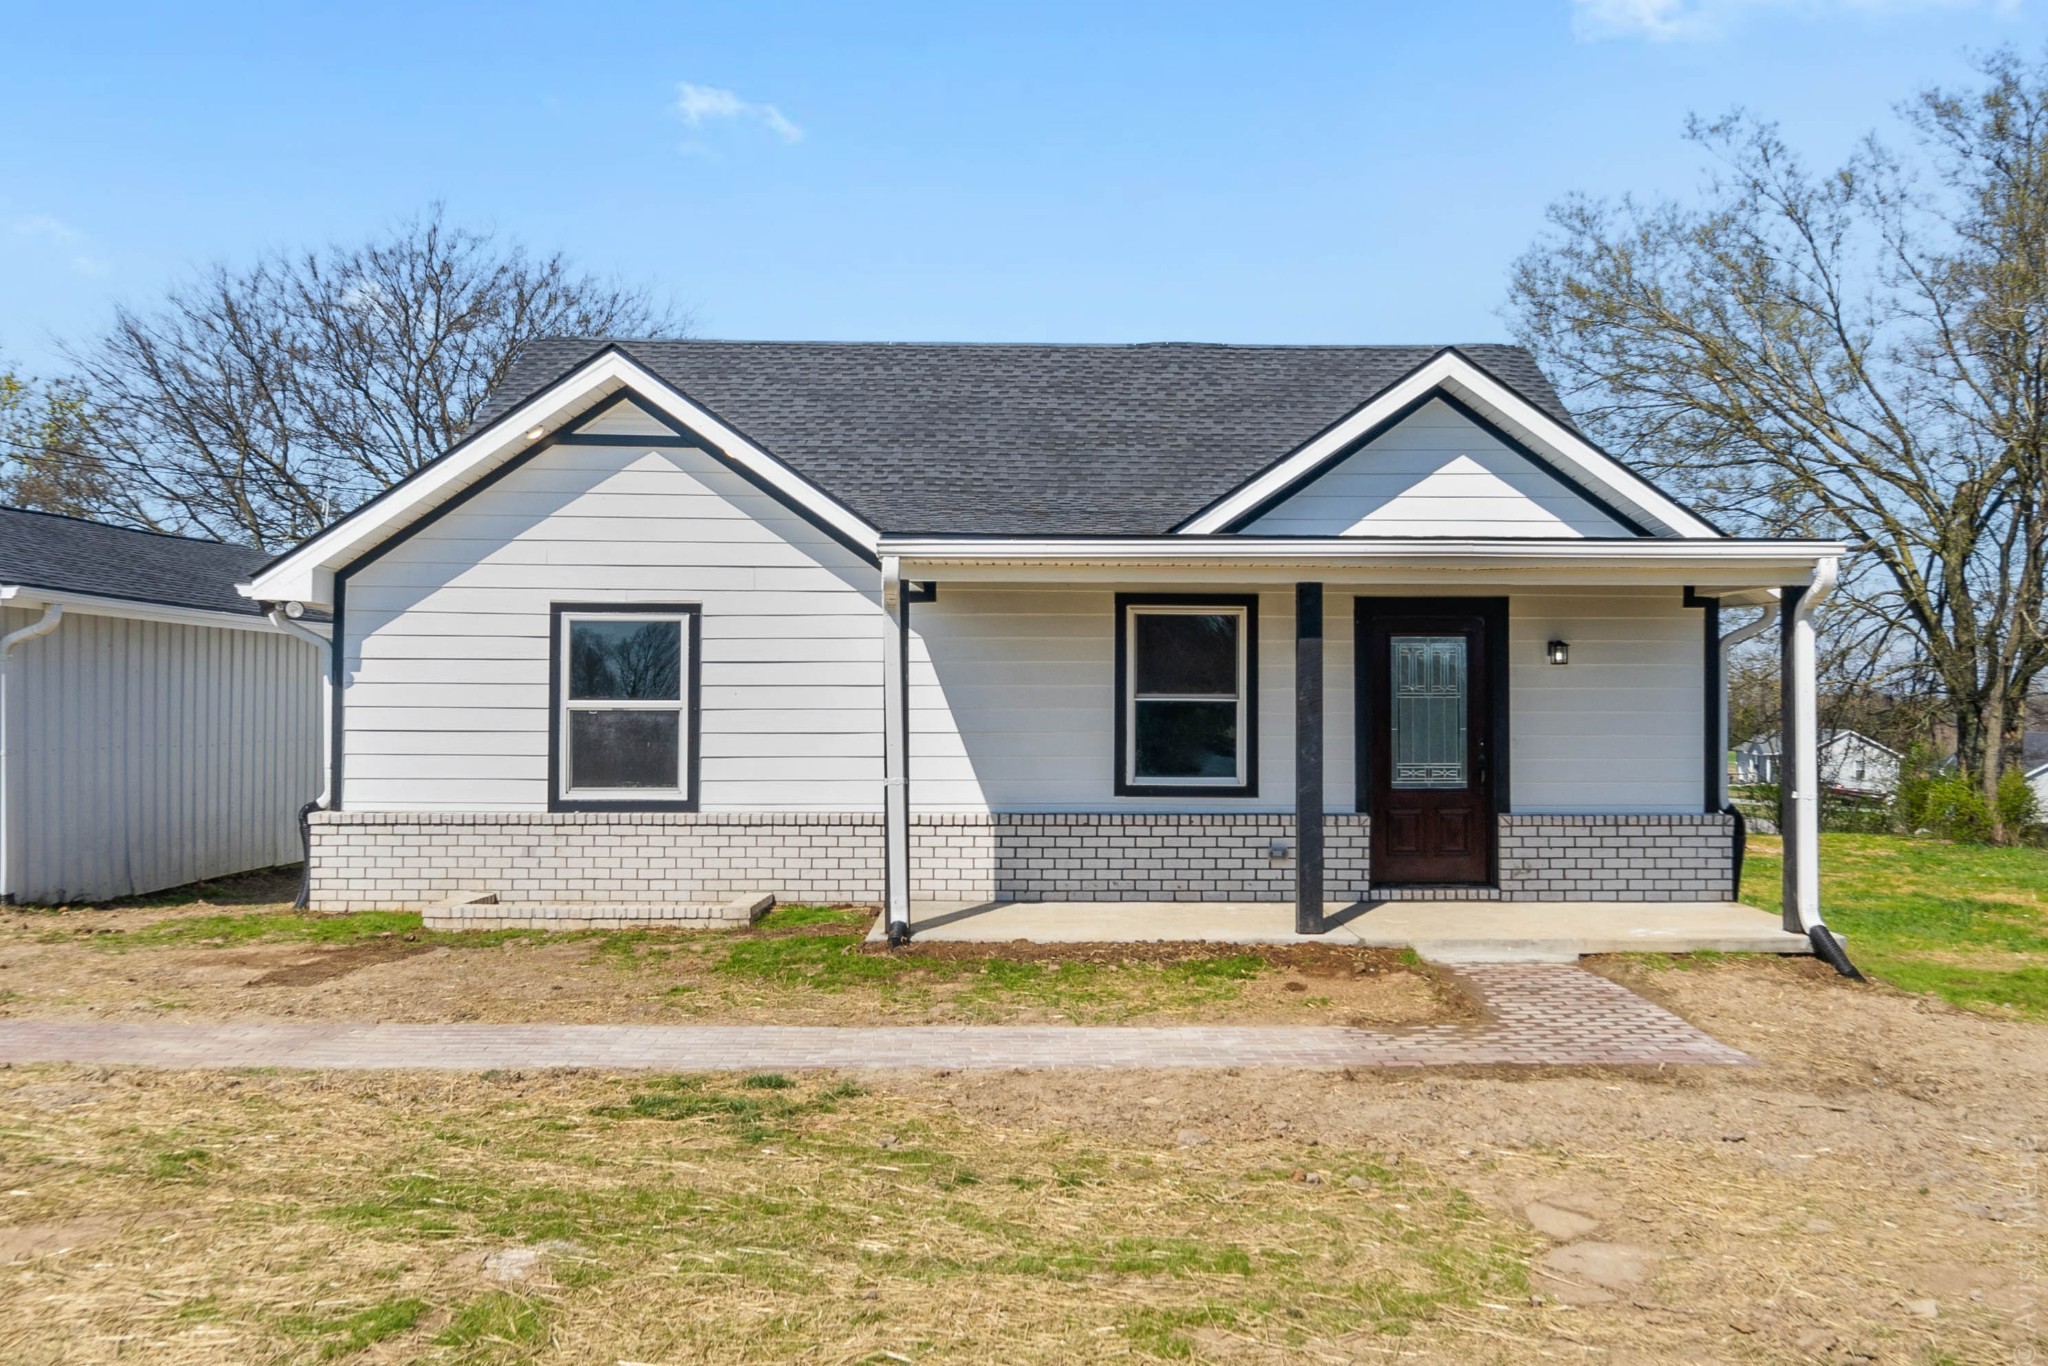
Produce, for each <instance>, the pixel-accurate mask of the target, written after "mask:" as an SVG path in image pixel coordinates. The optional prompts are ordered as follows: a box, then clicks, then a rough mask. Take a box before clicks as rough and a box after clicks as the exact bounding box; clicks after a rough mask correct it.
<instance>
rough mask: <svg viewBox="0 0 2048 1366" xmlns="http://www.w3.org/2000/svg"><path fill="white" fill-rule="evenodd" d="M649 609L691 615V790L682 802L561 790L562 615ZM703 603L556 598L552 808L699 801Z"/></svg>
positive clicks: (687, 807) (687, 687) (552, 610)
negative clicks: (598, 797)
mask: <svg viewBox="0 0 2048 1366" xmlns="http://www.w3.org/2000/svg"><path fill="white" fill-rule="evenodd" d="M568 612H575V613H577V614H579V615H585V616H606V615H626V614H635V615H638V614H646V615H659V616H677V617H686V618H688V619H689V634H690V640H689V649H688V652H687V657H686V660H685V667H686V668H687V670H688V676H687V679H686V681H685V683H684V685H683V698H682V704H683V722H684V724H685V725H686V726H688V727H689V744H688V752H687V753H686V754H685V755H684V759H683V772H684V776H685V780H686V781H687V783H688V784H689V786H688V788H687V791H688V793H689V795H688V796H687V797H685V798H683V799H682V800H680V801H674V800H671V801H660V800H652V801H636V800H627V801H602V802H599V801H576V800H572V799H570V798H566V797H563V796H562V795H561V774H562V768H561V765H562V718H563V717H564V716H566V715H568V713H567V712H565V711H564V710H563V709H562V616H563V614H564V613H568ZM703 640H704V607H703V604H701V603H695V602H551V603H549V604H548V810H550V811H695V810H696V809H697V805H698V801H699V787H698V783H699V777H698V769H699V767H700V764H699V760H700V758H701V755H702V750H703V745H702V741H701V736H702V725H701V723H702V717H703V706H702V687H701V682H700V676H701V674H702V671H703V654H704V651H703Z"/></svg>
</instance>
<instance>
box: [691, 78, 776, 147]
mask: <svg viewBox="0 0 2048 1366" xmlns="http://www.w3.org/2000/svg"><path fill="white" fill-rule="evenodd" d="M676 113H677V114H678V115H680V116H681V117H682V120H683V122H684V123H687V124H688V125H690V127H692V128H702V127H704V126H705V125H707V124H713V123H739V122H748V123H758V124H760V125H761V126H762V127H763V128H766V129H767V130H768V131H769V132H771V133H773V134H775V136H777V137H779V138H781V139H782V140H783V141H784V142H801V141H802V140H803V136H804V130H803V129H801V128H799V127H797V126H796V125H795V124H794V123H792V122H790V120H789V119H788V118H787V117H785V116H784V115H783V112H782V111H781V110H780V109H777V108H776V107H775V106H774V105H772V104H756V103H755V102H753V101H752V100H743V99H741V98H740V97H739V96H738V95H735V94H734V93H733V92H732V91H730V90H720V89H719V88H718V87H716V86H710V85H692V84H690V82H688V81H684V82H683V83H682V84H681V85H679V86H677V87H676Z"/></svg>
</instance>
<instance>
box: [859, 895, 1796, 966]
mask: <svg viewBox="0 0 2048 1366" xmlns="http://www.w3.org/2000/svg"><path fill="white" fill-rule="evenodd" d="M1323 914H1324V917H1325V919H1326V922H1327V923H1328V925H1329V930H1328V932H1327V933H1324V934H1322V935H1300V934H1296V933H1295V932H1294V907H1293V905H1292V904H1289V903H1285V902H1270V901H1265V902H1226V901H1036V902H1027V901H1003V902H982V903H978V904H969V903H965V902H920V903H916V904H914V905H912V907H911V910H910V929H911V938H912V940H913V941H915V940H926V941H929V942H956V943H979V944H1001V943H1009V942H1012V941H1014V940H1019V939H1021V940H1025V941H1027V942H1030V943H1034V944H1079V943H1140V942H1148V941H1159V940H1198V941H1204V942H1209V943H1219V944H1313V943H1324V944H1360V945H1367V946H1370V947H1375V948H1404V947H1412V948H1414V950H1415V951H1416V952H1417V953H1418V954H1420V955H1421V956H1422V957H1424V958H1427V959H1429V960H1430V961H1432V962H1438V963H1569V962H1573V961H1575V960H1576V959H1577V958H1578V957H1579V955H1580V954H1584V953H1693V952H1698V951H1701V950H1714V951H1717V952H1721V953H1790V954H1797V953H1810V952H1812V945H1810V944H1809V943H1808V942H1807V940H1806V937H1805V936H1804V935H1798V934H1788V933H1787V932H1786V931H1785V930H1784V929H1783V928H1781V927H1780V925H1779V923H1778V918H1777V917H1776V916H1774V915H1771V914H1770V913H1769V912H1767V911H1760V910H1758V909H1757V908H1756V907H1754V906H1744V905H1742V904H1740V903H1739V902H1733V901H1378V902H1372V901H1367V902H1331V903H1330V904H1329V905H1327V906H1326V907H1325V908H1324V912H1323ZM885 929H886V926H885V925H884V924H883V922H882V920H881V919H880V918H879V917H878V918H877V919H876V922H875V925H874V928H873V929H871V930H870V931H869V932H868V938H869V939H870V940H871V941H872V940H878V939H881V938H883V937H884V931H885Z"/></svg>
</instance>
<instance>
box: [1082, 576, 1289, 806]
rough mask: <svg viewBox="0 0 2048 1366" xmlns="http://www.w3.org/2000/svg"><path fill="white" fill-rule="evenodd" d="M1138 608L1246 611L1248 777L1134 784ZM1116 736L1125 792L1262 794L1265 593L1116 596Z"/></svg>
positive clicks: (1119, 791) (1118, 787)
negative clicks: (1129, 755)
mask: <svg viewBox="0 0 2048 1366" xmlns="http://www.w3.org/2000/svg"><path fill="white" fill-rule="evenodd" d="M1133 607H1236V608H1242V609H1243V610H1244V671H1245V682H1244V697H1243V698H1242V699H1240V701H1241V703H1242V705H1243V708H1244V767H1245V773H1244V782H1243V783H1241V784H1236V785H1232V786H1226V787H1196V786H1193V785H1191V784H1180V783H1169V784H1164V785H1161V784H1157V783H1133V782H1130V781H1128V780H1127V779H1126V776H1125V775H1126V774H1127V773H1128V772H1129V769H1128V767H1127V765H1126V764H1125V762H1124V760H1125V752H1126V750H1127V749H1128V748H1129V745H1130V723H1129V720H1128V719H1127V716H1126V713H1127V712H1128V711H1129V707H1128V706H1127V705H1126V704H1127V702H1128V694H1127V691H1126V689H1127V688H1128V686H1129V683H1130V678H1129V673H1130V668H1129V663H1128V661H1129V658H1130V643H1129V640H1128V639H1127V635H1128V623H1129V620H1130V609H1131V608H1133ZM1115 636H1116V666H1115V673H1116V699H1115V701H1116V719H1115V724H1114V727H1113V730H1114V733H1115V736H1116V741H1115V746H1114V748H1115V753H1114V754H1113V755H1112V756H1111V759H1112V762H1113V763H1114V764H1115V765H1116V773H1115V785H1114V787H1113V789H1112V790H1113V791H1114V792H1115V793H1116V795H1117V796H1119V797H1257V796H1258V795H1259V595H1258V594H1256V593H1118V594H1117V595H1116V632H1115Z"/></svg>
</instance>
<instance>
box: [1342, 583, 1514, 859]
mask: <svg viewBox="0 0 2048 1366" xmlns="http://www.w3.org/2000/svg"><path fill="white" fill-rule="evenodd" d="M1359 625H1360V634H1359V693H1360V698H1359V700H1360V703H1361V708H1360V710H1361V712H1362V715H1361V717H1360V719H1361V721H1362V722H1363V725H1362V726H1361V728H1360V729H1361V732H1362V735H1363V737H1364V739H1365V744H1364V746H1363V747H1362V748H1363V753H1362V754H1361V756H1360V757H1361V758H1363V759H1364V761H1365V767H1366V773H1365V775H1364V777H1365V781H1364V784H1363V786H1364V788H1365V792H1364V794H1363V795H1364V797H1365V806H1366V810H1367V811H1368V812H1369V813H1370V815H1371V817H1372V833H1371V848H1372V881H1373V882H1374V883H1375V884H1376V885H1382V886H1402V885H1410V886H1413V885H1423V886H1431V885H1446V886H1457V885H1472V884H1484V883H1488V882H1491V881H1492V880H1493V842H1494V827H1495V819H1494V811H1495V807H1494V787H1493V783H1494V773H1493V764H1492V758H1493V752H1492V751H1493V745H1492V739H1493V737H1492V718H1493V706H1492V696H1491V680H1490V677H1489V675H1490V674H1491V672H1492V669H1491V655H1492V650H1491V649H1490V645H1491V642H1490V641H1489V640H1488V632H1489V627H1490V621H1489V615H1488V614H1482V613H1474V614H1472V615H1465V614H1463V613H1443V612H1431V613H1427V614H1421V613H1418V614H1404V613H1399V612H1386V611H1371V612H1370V613H1368V612H1367V611H1366V610H1365V604H1363V603H1361V611H1360V622H1359Z"/></svg>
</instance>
